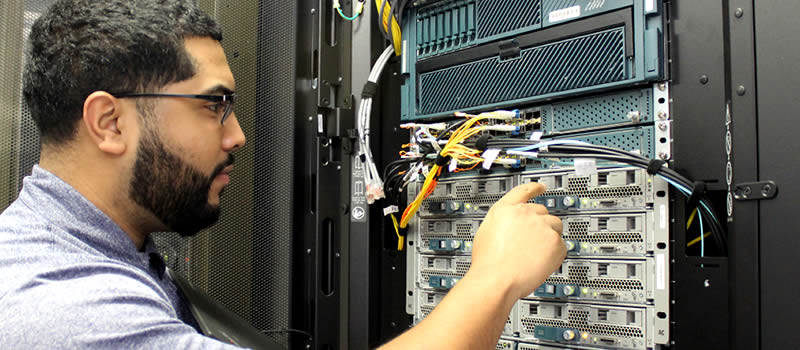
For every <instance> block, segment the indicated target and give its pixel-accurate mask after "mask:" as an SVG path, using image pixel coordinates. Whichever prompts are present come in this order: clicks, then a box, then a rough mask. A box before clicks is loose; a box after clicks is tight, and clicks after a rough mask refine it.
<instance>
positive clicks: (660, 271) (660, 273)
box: [656, 254, 667, 290]
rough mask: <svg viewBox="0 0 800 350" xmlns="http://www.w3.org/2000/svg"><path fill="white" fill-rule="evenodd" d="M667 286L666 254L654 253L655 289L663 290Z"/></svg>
mask: <svg viewBox="0 0 800 350" xmlns="http://www.w3.org/2000/svg"><path fill="white" fill-rule="evenodd" d="M666 287H667V256H666V255H664V254H656V289H658V290H664V288H666Z"/></svg>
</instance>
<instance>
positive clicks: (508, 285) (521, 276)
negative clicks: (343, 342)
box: [381, 183, 567, 350]
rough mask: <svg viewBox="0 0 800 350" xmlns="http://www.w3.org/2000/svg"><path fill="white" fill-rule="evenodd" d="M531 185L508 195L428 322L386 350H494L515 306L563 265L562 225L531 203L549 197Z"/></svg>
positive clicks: (479, 234) (483, 227)
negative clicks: (464, 269) (464, 271)
mask: <svg viewBox="0 0 800 350" xmlns="http://www.w3.org/2000/svg"><path fill="white" fill-rule="evenodd" d="M544 190H545V188H544V186H543V185H540V184H537V183H531V184H526V185H521V186H518V187H516V188H514V189H512V190H511V191H510V192H509V193H507V194H506V195H505V196H504V197H503V198H502V199H500V201H498V202H497V203H495V205H494V206H492V208H491V209H490V210H489V213H488V214H487V215H486V218H485V219H484V221H483V224H481V227H480V228H479V229H478V232H477V233H476V235H475V242H474V245H473V252H472V265H471V267H470V269H469V271H468V272H467V274H466V275H465V276H464V278H463V279H461V280H460V281H459V282H458V283H457V284H456V286H455V287H454V288H453V289H452V290H450V292H449V293H448V294H447V296H446V297H445V298H444V299H443V300H442V302H441V303H440V304H439V305H438V306H437V307H436V308H435V309H434V310H433V312H431V313H430V315H428V317H426V318H425V319H424V320H423V321H422V322H420V323H419V324H418V325H416V326H415V327H414V328H412V329H410V330H409V331H408V332H406V333H404V334H402V335H400V336H399V337H397V338H396V339H394V340H393V341H391V342H390V343H388V344H386V345H384V346H383V347H381V349H384V350H388V349H426V348H429V349H494V347H495V344H497V340H498V338H499V337H500V333H501V332H502V330H503V326H504V325H505V323H506V319H507V317H508V315H509V313H510V312H511V307H512V306H513V305H514V303H515V302H516V301H517V299H519V298H522V297H525V296H527V295H529V294H530V293H531V292H533V290H535V289H536V288H537V287H539V285H541V284H542V283H543V282H544V280H545V279H546V278H547V277H548V276H549V275H550V274H551V273H552V272H553V271H555V269H556V268H557V267H558V266H559V265H560V264H561V262H562V261H563V260H564V258H565V257H566V254H567V251H566V247H565V245H564V241H563V240H562V239H561V230H562V224H561V220H559V219H558V218H556V217H555V216H552V215H548V214H547V209H546V208H545V207H544V206H542V205H538V204H531V203H527V202H528V200H529V199H531V198H532V197H535V196H537V195H540V194H542V193H543V192H544Z"/></svg>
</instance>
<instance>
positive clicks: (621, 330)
mask: <svg viewBox="0 0 800 350" xmlns="http://www.w3.org/2000/svg"><path fill="white" fill-rule="evenodd" d="M598 311H605V310H598ZM521 324H522V334H525V335H534V334H535V332H534V331H535V329H536V326H545V327H556V328H571V329H576V330H577V331H578V332H589V333H591V334H593V335H600V336H613V337H624V338H642V337H643V332H642V329H641V328H639V327H633V326H622V325H612V324H602V323H595V322H592V323H589V312H588V311H587V310H575V309H568V310H567V320H559V319H546V318H539V317H524V316H523V317H522V319H521Z"/></svg>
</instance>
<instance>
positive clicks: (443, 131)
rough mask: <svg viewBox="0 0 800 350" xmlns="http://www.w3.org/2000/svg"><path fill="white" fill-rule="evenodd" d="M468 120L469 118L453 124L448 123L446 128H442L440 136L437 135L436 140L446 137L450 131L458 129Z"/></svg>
mask: <svg viewBox="0 0 800 350" xmlns="http://www.w3.org/2000/svg"><path fill="white" fill-rule="evenodd" d="M466 122H467V119H461V120H459V121H457V122H455V123H453V124H450V125H448V126H447V128H445V129H444V130H442V132H440V133H439V136H436V141H437V142H438V141H439V140H441V139H442V137H444V135H447V133H448V132H451V131H453V130H455V129H457V128H458V127H459V126H461V124H464V123H466Z"/></svg>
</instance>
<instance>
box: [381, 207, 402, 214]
mask: <svg viewBox="0 0 800 350" xmlns="http://www.w3.org/2000/svg"><path fill="white" fill-rule="evenodd" d="M397 212H400V208H398V207H397V206H396V205H390V206H388V207H386V208H383V216H389V215H391V214H394V213H397Z"/></svg>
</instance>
